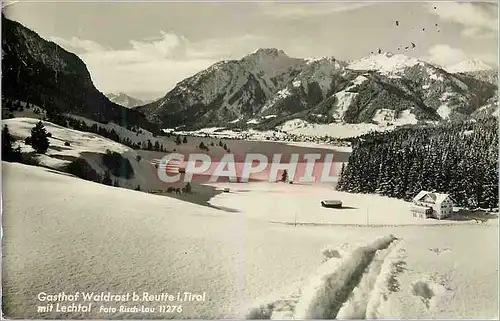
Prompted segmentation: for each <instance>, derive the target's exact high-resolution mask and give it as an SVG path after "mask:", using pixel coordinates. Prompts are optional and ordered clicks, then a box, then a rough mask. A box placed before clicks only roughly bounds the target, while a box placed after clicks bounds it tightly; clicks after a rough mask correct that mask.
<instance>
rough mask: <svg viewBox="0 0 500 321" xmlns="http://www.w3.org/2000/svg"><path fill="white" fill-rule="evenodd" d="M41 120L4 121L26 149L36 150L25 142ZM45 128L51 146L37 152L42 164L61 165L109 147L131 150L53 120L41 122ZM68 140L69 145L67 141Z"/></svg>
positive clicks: (115, 149)
mask: <svg viewBox="0 0 500 321" xmlns="http://www.w3.org/2000/svg"><path fill="white" fill-rule="evenodd" d="M38 122H39V120H38V119H34V118H12V119H4V120H2V125H7V126H8V127H9V131H10V133H11V134H12V136H14V137H15V138H16V139H18V140H22V142H19V144H20V146H21V150H22V151H23V152H34V150H33V148H32V147H31V146H29V145H25V144H24V139H25V138H26V137H29V136H31V129H32V128H33V127H35V125H36V124H37V123H38ZM42 123H43V125H44V127H45V130H46V131H47V132H49V133H51V134H52V137H49V143H50V146H49V149H48V151H47V153H45V154H44V155H38V156H37V157H38V160H39V161H40V162H41V164H42V165H44V166H48V167H52V168H56V169H57V168H61V167H62V166H64V165H67V164H69V163H70V162H71V160H72V159H73V158H77V157H81V156H82V154H83V153H86V152H87V153H105V152H106V150H107V149H109V150H110V151H113V152H117V153H120V154H121V153H124V152H127V151H132V150H131V149H130V148H129V147H127V146H125V145H122V144H120V143H117V142H114V141H112V140H110V139H107V138H105V137H102V136H100V135H97V134H93V133H87V132H81V131H78V130H74V129H69V128H66V127H62V126H59V125H56V124H53V123H51V122H47V121H43V122H42ZM65 142H69V143H70V146H65V145H64V143H65Z"/></svg>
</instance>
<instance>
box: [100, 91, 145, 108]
mask: <svg viewBox="0 0 500 321" xmlns="http://www.w3.org/2000/svg"><path fill="white" fill-rule="evenodd" d="M106 97H108V98H109V100H111V101H112V102H114V103H116V104H118V105H120V106H124V107H127V108H132V107H137V106H141V105H144V104H145V103H146V102H145V101H142V100H140V99H137V98H134V97H132V96H130V95H127V94H125V93H117V94H115V93H108V94H106Z"/></svg>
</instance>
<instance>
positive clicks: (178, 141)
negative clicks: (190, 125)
mask: <svg viewBox="0 0 500 321" xmlns="http://www.w3.org/2000/svg"><path fill="white" fill-rule="evenodd" d="M181 143H182V140H181V136H180V135H177V137H176V138H175V144H176V145H180V144H181Z"/></svg>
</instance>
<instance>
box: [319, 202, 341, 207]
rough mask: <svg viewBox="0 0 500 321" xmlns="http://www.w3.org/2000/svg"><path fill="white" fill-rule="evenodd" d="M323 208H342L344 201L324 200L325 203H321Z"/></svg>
mask: <svg viewBox="0 0 500 321" xmlns="http://www.w3.org/2000/svg"><path fill="white" fill-rule="evenodd" d="M321 206H323V207H328V208H342V201H338V200H324V201H321Z"/></svg>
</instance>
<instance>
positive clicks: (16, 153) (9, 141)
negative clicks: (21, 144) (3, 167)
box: [2, 125, 21, 162]
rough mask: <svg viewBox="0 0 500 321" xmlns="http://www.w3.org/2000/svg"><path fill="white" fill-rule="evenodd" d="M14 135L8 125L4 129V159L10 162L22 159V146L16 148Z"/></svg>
mask: <svg viewBox="0 0 500 321" xmlns="http://www.w3.org/2000/svg"><path fill="white" fill-rule="evenodd" d="M14 142H15V139H14V137H12V135H11V134H10V132H9V128H8V127H7V125H4V126H3V129H2V160H4V161H8V162H16V161H20V160H21V150H20V148H14V147H13V144H14Z"/></svg>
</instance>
